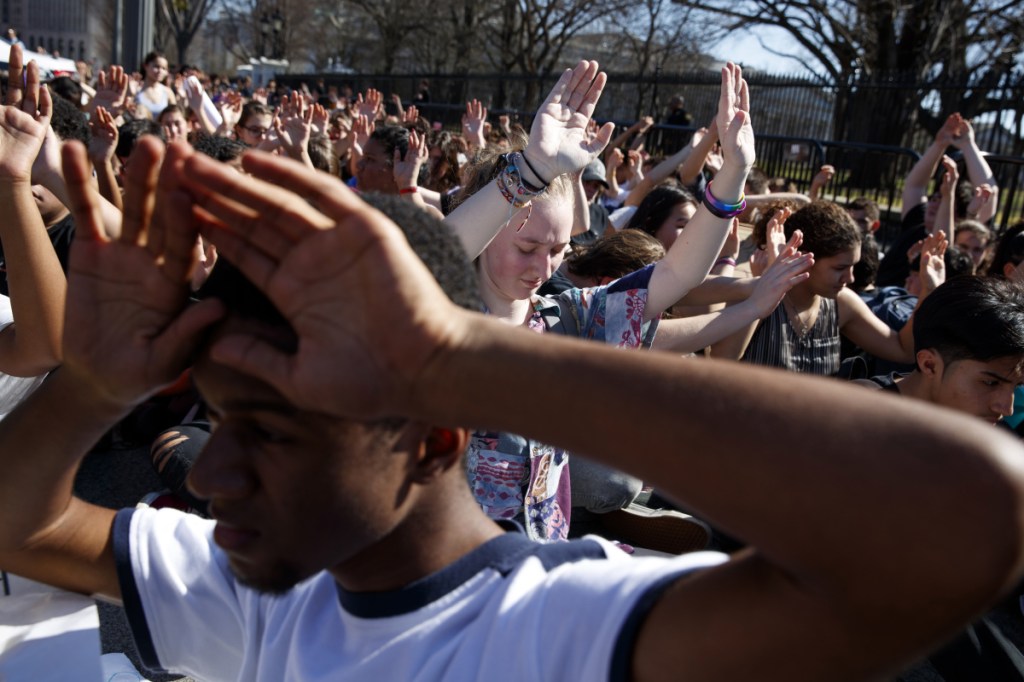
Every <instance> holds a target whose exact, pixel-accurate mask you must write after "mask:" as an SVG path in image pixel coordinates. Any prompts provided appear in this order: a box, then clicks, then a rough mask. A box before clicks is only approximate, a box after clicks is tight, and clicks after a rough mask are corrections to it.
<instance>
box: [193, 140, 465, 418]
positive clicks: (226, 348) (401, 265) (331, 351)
mask: <svg viewBox="0 0 1024 682" xmlns="http://www.w3.org/2000/svg"><path fill="white" fill-rule="evenodd" d="M242 163H243V167H244V169H245V170H246V172H248V173H250V174H251V175H252V176H253V177H245V176H243V175H240V174H238V173H235V172H233V171H231V170H230V169H228V168H226V167H225V166H224V165H223V164H219V163H217V162H215V161H212V160H209V159H204V158H200V157H199V156H198V155H193V156H192V157H191V158H190V159H189V161H188V163H187V164H186V165H185V167H184V169H183V170H182V173H181V179H182V181H183V182H184V183H185V184H186V186H187V188H188V190H189V192H190V194H192V196H193V198H194V201H195V202H196V203H197V204H198V205H199V206H200V207H202V208H203V209H205V211H206V212H208V213H209V214H210V215H211V216H212V217H211V218H210V219H209V220H208V221H207V222H206V225H204V227H203V234H204V236H206V237H207V238H209V239H210V240H211V241H213V243H214V244H216V246H217V249H218V251H219V253H220V255H221V257H223V258H226V259H227V260H229V261H231V262H232V263H234V264H235V265H237V266H238V268H239V269H240V270H241V271H242V272H243V273H244V274H245V275H246V276H247V277H248V278H249V279H250V280H251V281H252V282H253V283H254V284H255V285H256V286H257V287H259V288H260V289H261V290H262V291H264V292H265V293H266V294H267V296H268V297H269V298H270V300H271V301H272V302H273V303H274V304H275V306H276V307H277V309H278V310H279V311H280V312H281V313H282V315H284V317H285V318H286V319H287V320H288V322H289V323H290V324H291V326H292V328H293V329H294V330H295V332H296V334H297V335H298V339H299V341H298V348H297V349H296V351H295V352H294V353H283V352H281V351H279V350H277V349H275V348H273V347H272V346H270V345H269V344H267V343H266V342H265V341H262V340H260V339H258V338H255V337H250V336H229V337H226V338H223V339H221V340H219V341H218V342H217V343H216V344H215V345H214V346H213V347H212V349H211V355H212V357H213V358H214V359H215V360H217V361H219V362H222V363H224V364H226V365H229V366H232V367H235V368H236V369H238V370H240V371H243V372H246V373H248V374H251V375H253V376H255V377H257V378H259V379H261V380H263V381H266V382H267V383H269V384H270V385H272V386H273V387H274V388H275V389H277V390H278V391H279V392H280V393H281V394H282V395H283V396H285V397H286V398H287V399H288V400H289V401H290V402H291V403H292V404H294V405H295V406H296V407H298V408H300V409H306V408H308V409H316V410H317V411H319V412H327V413H331V414H337V415H347V416H351V417H355V418H359V419H370V418H376V417H382V416H385V415H396V414H403V413H407V411H406V410H403V409H402V406H403V405H408V404H410V402H411V401H415V400H416V399H417V395H418V391H417V384H416V382H417V379H418V378H419V377H421V376H422V373H423V372H424V370H425V369H426V368H428V367H429V366H431V365H432V363H433V362H434V361H435V359H436V358H437V357H438V354H439V353H441V352H442V351H443V350H444V349H445V348H449V347H453V346H454V345H458V344H457V339H459V338H461V335H462V334H463V333H464V332H463V331H462V328H461V325H460V320H463V319H465V317H466V315H468V313H463V312H462V311H460V310H459V309H458V308H456V307H455V306H454V305H453V304H452V303H451V302H450V301H449V300H448V299H447V297H446V296H445V295H444V294H443V293H442V292H441V290H440V289H439V288H438V286H437V283H436V282H435V281H434V279H433V277H432V276H431V275H430V274H429V272H428V271H427V269H426V267H425V266H424V265H423V263H422V262H421V261H420V260H419V259H418V258H416V256H415V255H414V254H413V253H412V252H411V251H410V250H409V248H408V246H407V245H406V244H407V242H406V240H405V239H404V238H403V235H402V233H401V231H400V230H399V229H398V228H397V227H395V226H394V224H393V223H391V222H390V221H389V220H388V219H387V218H386V217H385V216H383V215H381V214H380V213H378V212H377V211H375V210H374V209H373V208H371V207H370V206H369V205H367V204H366V203H365V202H363V201H362V200H360V199H359V198H358V197H356V196H355V195H354V194H353V193H352V192H351V191H350V190H349V189H348V188H347V187H345V186H344V184H343V183H342V182H341V181H340V180H338V179H335V178H332V177H329V176H327V175H325V174H322V173H316V172H314V171H311V170H308V169H306V168H303V167H302V166H300V165H298V164H297V163H295V162H293V161H290V160H288V159H283V158H280V157H273V156H269V155H266V154H259V153H249V154H247V155H246V156H244V157H243V160H242ZM338 292H346V293H345V295H344V296H339V295H338ZM423 310H432V311H435V312H436V313H437V315H436V316H434V315H431V316H428V317H429V318H430V319H425V318H424V316H423V315H421V314H420V313H419V312H417V311H420V312H422V311H423ZM379 334H383V335H384V337H378V335H379Z"/></svg>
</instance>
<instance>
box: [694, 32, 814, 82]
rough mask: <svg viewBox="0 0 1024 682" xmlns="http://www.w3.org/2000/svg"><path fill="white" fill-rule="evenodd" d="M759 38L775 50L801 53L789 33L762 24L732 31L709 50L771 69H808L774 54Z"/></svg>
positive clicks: (781, 71) (772, 70) (763, 69)
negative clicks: (752, 27)
mask: <svg viewBox="0 0 1024 682" xmlns="http://www.w3.org/2000/svg"><path fill="white" fill-rule="evenodd" d="M758 38H760V39H761V41H763V42H764V43H765V45H767V46H768V47H770V48H773V49H775V50H776V51H779V52H794V53H796V54H800V52H799V49H800V48H798V47H796V46H795V44H794V42H793V39H792V38H790V37H789V34H788V33H786V32H785V31H783V30H781V29H775V28H772V27H768V26H759V27H757V28H756V29H751V30H747V31H733V32H732V33H730V34H729V35H728V37H726V38H725V39H724V40H722V41H720V42H719V43H717V44H715V45H713V46H712V47H711V49H710V52H711V54H712V55H714V56H715V57H717V58H719V59H722V60H732V61H738V62H740V63H741V64H743V65H745V66H750V67H755V68H758V69H761V70H762V71H768V72H771V73H785V74H799V73H805V72H806V70H805V69H804V68H803V67H802V66H801V62H800V61H796V60H793V59H787V58H785V57H780V56H778V55H775V54H772V53H771V52H769V51H768V50H766V49H764V47H762V46H761V44H760V42H759V41H758ZM794 48H795V49H794ZM806 61H807V62H808V63H810V64H812V65H813V60H811V59H807V60H806ZM819 70H820V68H819Z"/></svg>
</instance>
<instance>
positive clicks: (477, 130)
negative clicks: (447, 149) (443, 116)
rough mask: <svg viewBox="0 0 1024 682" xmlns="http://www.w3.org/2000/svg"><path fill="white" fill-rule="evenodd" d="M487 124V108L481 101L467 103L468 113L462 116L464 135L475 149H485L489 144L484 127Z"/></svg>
mask: <svg viewBox="0 0 1024 682" xmlns="http://www.w3.org/2000/svg"><path fill="white" fill-rule="evenodd" d="M486 123H487V107H485V106H484V105H483V103H482V102H480V100H477V99H472V100H470V101H468V102H466V113H464V114H463V115H462V134H463V135H465V137H466V141H467V142H468V143H469V145H470V147H472V148H474V149H483V148H484V145H485V144H486V143H487V139H486V137H485V133H484V125H485V124H486Z"/></svg>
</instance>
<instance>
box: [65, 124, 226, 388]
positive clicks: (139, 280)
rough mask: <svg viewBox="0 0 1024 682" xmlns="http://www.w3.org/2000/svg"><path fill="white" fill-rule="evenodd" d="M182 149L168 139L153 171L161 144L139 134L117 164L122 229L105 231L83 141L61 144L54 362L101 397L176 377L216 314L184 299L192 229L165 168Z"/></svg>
mask: <svg viewBox="0 0 1024 682" xmlns="http://www.w3.org/2000/svg"><path fill="white" fill-rule="evenodd" d="M190 153H191V151H190V150H189V149H188V146H187V145H185V144H177V145H171V147H170V148H169V151H168V152H167V158H166V159H165V160H164V164H163V170H161V160H162V159H163V156H164V151H163V146H162V144H161V143H160V141H159V140H157V139H156V138H153V137H149V136H145V137H143V138H140V140H139V142H138V144H137V145H136V149H135V151H134V152H133V153H132V156H131V158H130V159H129V161H128V168H127V172H126V173H125V178H126V187H125V190H126V191H125V210H124V221H123V225H122V227H121V233H120V238H118V239H116V240H110V239H108V238H107V237H106V236H105V233H104V228H103V224H102V219H101V215H100V204H99V197H98V195H97V194H96V190H95V189H94V188H93V184H92V177H91V171H90V168H89V164H88V162H87V161H86V156H85V148H84V147H83V146H82V145H81V144H80V143H78V142H69V143H68V144H66V145H65V146H64V149H63V158H64V173H65V176H66V178H67V183H68V190H69V193H70V196H71V204H72V206H71V210H72V212H73V213H74V216H75V226H76V230H75V243H74V247H73V248H72V251H71V260H70V266H69V272H68V282H69V286H68V299H67V302H68V304H67V321H66V323H65V330H66V333H65V338H64V370H62V371H68V372H72V373H74V374H75V375H76V376H78V377H79V378H80V379H81V380H82V381H83V382H84V385H88V386H90V387H91V388H92V390H94V391H95V392H96V396H97V397H98V398H100V399H102V400H103V401H104V402H105V403H106V404H108V405H113V406H116V407H119V408H125V407H128V406H130V405H133V404H135V403H136V402H138V401H139V400H141V399H143V398H144V397H146V396H147V395H150V394H151V393H153V392H154V391H156V390H157V389H159V388H160V387H161V386H163V385H165V384H167V383H169V382H171V381H173V380H174V379H176V378H177V377H178V376H179V375H180V374H181V372H182V371H183V370H184V369H185V368H186V366H187V363H188V359H189V357H190V355H191V354H192V352H193V351H194V349H195V347H196V345H197V344H198V342H199V339H200V332H201V331H202V330H203V329H204V328H205V327H207V326H209V325H210V324H211V323H213V322H214V321H215V320H216V319H218V317H219V316H220V312H221V306H220V305H219V303H217V302H215V301H204V302H203V303H200V304H199V305H194V306H188V305H187V304H188V290H189V280H190V277H191V274H192V268H193V267H194V265H195V256H194V249H193V246H194V244H195V241H196V228H195V226H194V223H193V221H192V219H191V214H190V202H189V201H188V197H187V196H185V195H183V194H182V193H181V192H180V190H179V188H178V187H179V186H178V182H177V177H176V175H174V174H172V173H171V172H170V171H171V169H173V168H174V167H175V166H180V165H181V164H182V163H183V162H184V159H185V158H186V157H187V156H188V155H189V154H190ZM158 187H159V190H158V189H157V188H158ZM154 211H155V212H156V216H155V217H154Z"/></svg>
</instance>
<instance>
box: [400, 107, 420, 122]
mask: <svg viewBox="0 0 1024 682" xmlns="http://www.w3.org/2000/svg"><path fill="white" fill-rule="evenodd" d="M419 120H420V110H419V109H417V108H416V105H415V104H410V105H409V108H408V109H406V110H405V111H404V112H403V114H402V123H404V124H406V125H415V124H416V123H417V121H419Z"/></svg>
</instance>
